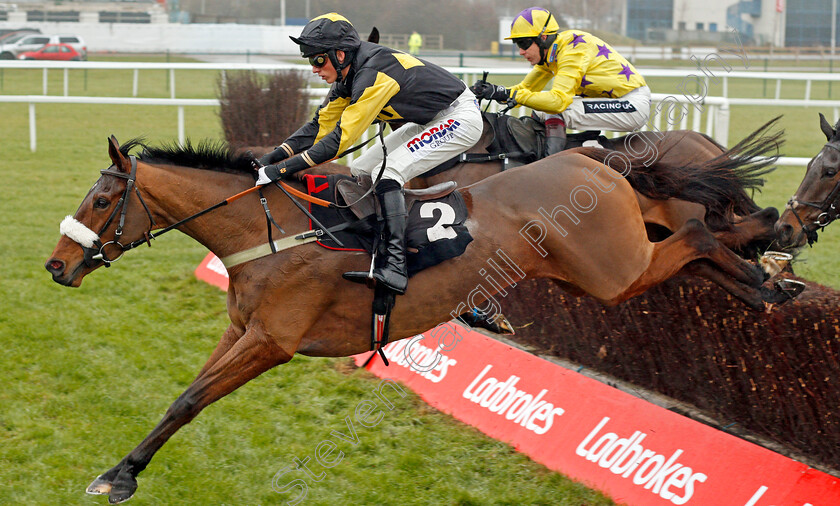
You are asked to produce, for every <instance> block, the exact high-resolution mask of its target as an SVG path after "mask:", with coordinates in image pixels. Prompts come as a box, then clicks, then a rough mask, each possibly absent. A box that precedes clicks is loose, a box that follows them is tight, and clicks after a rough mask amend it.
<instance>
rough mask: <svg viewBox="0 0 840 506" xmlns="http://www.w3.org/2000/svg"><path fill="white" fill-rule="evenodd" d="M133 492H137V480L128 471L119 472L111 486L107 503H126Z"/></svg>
mask: <svg viewBox="0 0 840 506" xmlns="http://www.w3.org/2000/svg"><path fill="white" fill-rule="evenodd" d="M135 491H137V480H136V479H135V478H134V476H132V475H131V473H129V472H128V471H120V474H118V475H117V478H116V479H115V480H114V483H113V484H112V485H111V492H110V493H109V494H108V502H109V503H110V504H119V503H122V502H126V501H127V500H129V499H131V496H133V495H134V492H135Z"/></svg>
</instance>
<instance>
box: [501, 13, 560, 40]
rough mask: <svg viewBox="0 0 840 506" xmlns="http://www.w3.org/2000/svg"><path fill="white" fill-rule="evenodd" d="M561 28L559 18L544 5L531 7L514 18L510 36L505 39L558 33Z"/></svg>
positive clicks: (538, 36) (537, 36)
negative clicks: (543, 6)
mask: <svg viewBox="0 0 840 506" xmlns="http://www.w3.org/2000/svg"><path fill="white" fill-rule="evenodd" d="M559 30H560V25H559V24H558V23H557V19H556V18H555V17H554V16H552V15H551V13H550V12H548V10H546V9H543V8H542V7H529V8H527V9H525V10H524V11H522V12H520V13H519V14H517V15H516V17H515V18H513V23H511V24H510V37H505V40H512V39H525V38H535V39H536V38H540V37H542V36H543V35H552V34H556V33H557V32H558V31H559Z"/></svg>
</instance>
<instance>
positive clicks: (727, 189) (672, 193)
mask: <svg viewBox="0 0 840 506" xmlns="http://www.w3.org/2000/svg"><path fill="white" fill-rule="evenodd" d="M779 118H781V116H777V117H776V118H773V119H772V120H770V121H768V122H767V123H765V124H764V125H762V126H761V127H759V128H758V129H757V130H756V131H754V132H753V133H751V134H749V135H748V136H747V137H745V138H744V139H743V140H742V141H741V142H739V143H738V144H736V145H735V146H733V147H732V148H731V149H728V150H725V151H724V152H723V153H722V154H720V155H718V156H716V157H715V158H712V159H711V160H708V161H705V162H690V163H687V164H685V165H676V164H669V163H663V162H662V161H661V160H656V161H655V162H654V163H651V162H650V161H649V160H645V161H644V162H643V160H642V158H641V157H633V156H631V155H627V154H623V153H617V152H614V151H606V150H602V149H598V148H583V149H581V150H580V152H581V153H582V154H584V155H586V156H588V157H590V158H594V159H595V160H598V161H600V162H602V163H606V164H607V165H609V166H610V167H612V168H613V169H615V170H617V171H618V172H621V173H622V174H625V175H626V176H625V177H626V178H627V181H628V182H629V183H630V185H631V186H632V187H633V188H634V189H635V190H636V191H638V192H639V193H641V194H643V195H645V196H646V197H648V198H652V199H659V200H664V199H669V198H677V199H680V200H687V201H690V202H696V203H698V204H702V205H703V206H705V207H706V210H707V221H709V219H711V220H712V221H715V222H718V219H720V220H723V221H721V222H719V224H720V225H721V226H725V225H723V224H724V223H728V222H729V220H727V219H725V217H726V216H727V215H728V214H729V213H731V212H735V213H738V214H749V213H752V212H755V211H757V210H759V209H760V208H759V207H758V206H757V205H756V204H755V202H753V200H752V199H751V198H750V196H749V195H747V191H749V190H758V189H760V188H761V186H762V185H763V184H764V179H763V178H762V177H761V176H763V175H765V174H767V173H769V172H771V171H773V170H774V168H775V167H773V164H774V163H775V162H776V160H777V159H778V158H779V156H780V155H779V147H780V146H781V145H782V143H783V142H784V141H783V139H782V137H783V136H784V130H781V129H780V130H776V131H775V132H771V131H770V130H771V129H772V128H773V127H775V126H776V123H777V122H778V120H779Z"/></svg>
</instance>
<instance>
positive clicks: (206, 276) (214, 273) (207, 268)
mask: <svg viewBox="0 0 840 506" xmlns="http://www.w3.org/2000/svg"><path fill="white" fill-rule="evenodd" d="M195 277H197V278H198V279H200V280H202V281H205V282H207V283H210V284H211V285H213V286H218V287H219V288H221V289H222V290H224V291H227V288H228V273H227V269H225V266H224V264H222V261H221V260H219V257H217V256H216V255H214V254H213V253H207V256H206V257H204V260H202V261H201V263H200V264H199V265H198V267H196V269H195Z"/></svg>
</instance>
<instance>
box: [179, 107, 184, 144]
mask: <svg viewBox="0 0 840 506" xmlns="http://www.w3.org/2000/svg"><path fill="white" fill-rule="evenodd" d="M184 137H185V136H184V106H183V105H179V106H178V143H179V144H181V146H183V145H184Z"/></svg>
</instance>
